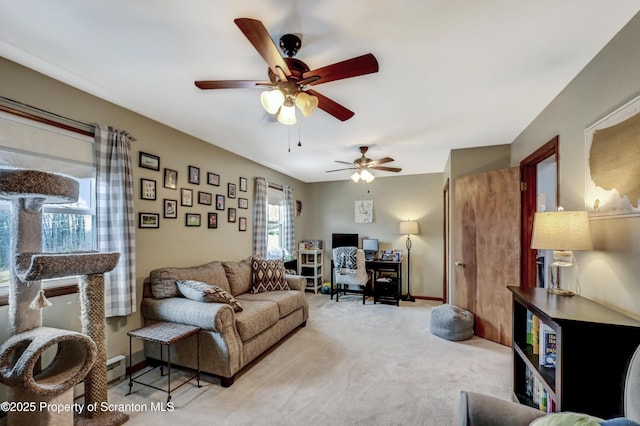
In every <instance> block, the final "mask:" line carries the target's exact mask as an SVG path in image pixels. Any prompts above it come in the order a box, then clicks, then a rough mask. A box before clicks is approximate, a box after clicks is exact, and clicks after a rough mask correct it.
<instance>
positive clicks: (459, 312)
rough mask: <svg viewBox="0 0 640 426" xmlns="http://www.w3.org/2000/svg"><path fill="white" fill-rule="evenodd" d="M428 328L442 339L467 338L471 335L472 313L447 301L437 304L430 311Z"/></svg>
mask: <svg viewBox="0 0 640 426" xmlns="http://www.w3.org/2000/svg"><path fill="white" fill-rule="evenodd" d="M429 329H430V330H431V333H432V334H435V335H436V336H439V337H442V338H443V339H447V340H465V339H468V338H469V337H471V336H473V314H472V313H471V312H469V311H465V310H464V309H461V308H458V307H457V306H454V305H450V304H448V303H447V304H444V305H441V306H438V307H437V308H434V309H433V310H432V311H431V324H429Z"/></svg>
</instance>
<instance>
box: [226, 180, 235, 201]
mask: <svg viewBox="0 0 640 426" xmlns="http://www.w3.org/2000/svg"><path fill="white" fill-rule="evenodd" d="M227 197H229V198H236V184H235V183H229V184H227Z"/></svg>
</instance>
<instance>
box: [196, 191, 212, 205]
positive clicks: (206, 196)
mask: <svg viewBox="0 0 640 426" xmlns="http://www.w3.org/2000/svg"><path fill="white" fill-rule="evenodd" d="M211 198H212V195H211V193H210V192H202V191H198V204H204V205H205V206H210V205H211Z"/></svg>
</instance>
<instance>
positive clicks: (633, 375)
mask: <svg viewBox="0 0 640 426" xmlns="http://www.w3.org/2000/svg"><path fill="white" fill-rule="evenodd" d="M623 407H624V414H625V416H626V418H627V419H629V420H633V421H635V422H640V347H638V349H636V351H635V353H634V355H633V357H632V358H631V362H630V363H629V369H628V370H627V377H626V380H625V388H624V402H623ZM544 415H545V413H543V412H542V411H539V410H536V409H534V408H531V407H528V406H526V405H522V404H518V403H515V402H510V401H505V400H501V399H498V398H494V397H492V396H488V395H481V394H478V393H474V392H465V391H462V392H460V425H461V426H502V425H504V426H520V425H522V426H527V425H529V424H530V423H531V422H532V421H533V420H535V419H537V418H539V417H542V416H544Z"/></svg>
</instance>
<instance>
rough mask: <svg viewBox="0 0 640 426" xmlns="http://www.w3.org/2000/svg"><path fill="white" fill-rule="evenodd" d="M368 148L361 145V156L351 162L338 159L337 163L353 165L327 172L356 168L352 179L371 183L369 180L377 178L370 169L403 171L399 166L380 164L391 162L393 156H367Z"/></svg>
mask: <svg viewBox="0 0 640 426" xmlns="http://www.w3.org/2000/svg"><path fill="white" fill-rule="evenodd" d="M368 150H369V147H367V146H361V147H360V154H361V156H360V158H358V159H356V160H355V161H353V162H352V163H349V162H348V161H338V160H336V163H340V164H349V165H350V166H351V167H346V168H344V169H335V170H327V173H331V172H339V171H342V170H356V172H355V173H354V174H352V175H351V179H353V181H354V182H358V181H359V180H363V181H365V182H367V183H369V182H371V181H372V180H374V179H375V176H374V175H372V174H371V172H369V170H370V169H373V170H383V171H385V172H394V173H398V172H400V171H402V169H400V168H398V167H387V166H381V165H380V164H385V163H390V162H392V161H394V160H393V158H391V157H384V158H380V159H378V160H372V159H370V158H367V157H366V156H365V154H366V153H367V151H368Z"/></svg>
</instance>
